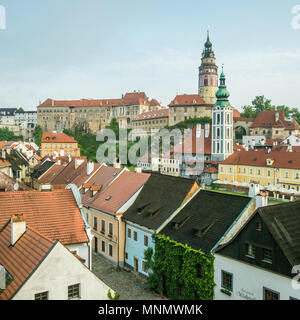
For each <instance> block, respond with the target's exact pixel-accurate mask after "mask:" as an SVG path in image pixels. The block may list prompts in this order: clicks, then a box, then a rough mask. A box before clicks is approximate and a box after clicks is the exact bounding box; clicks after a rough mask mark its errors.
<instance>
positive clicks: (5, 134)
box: [0, 127, 23, 141]
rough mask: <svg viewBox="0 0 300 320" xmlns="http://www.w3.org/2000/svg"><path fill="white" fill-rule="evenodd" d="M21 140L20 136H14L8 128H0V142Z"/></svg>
mask: <svg viewBox="0 0 300 320" xmlns="http://www.w3.org/2000/svg"><path fill="white" fill-rule="evenodd" d="M17 140H23V137H22V136H16V135H15V134H14V133H13V132H12V131H10V130H9V129H8V128H6V127H5V128H0V141H17Z"/></svg>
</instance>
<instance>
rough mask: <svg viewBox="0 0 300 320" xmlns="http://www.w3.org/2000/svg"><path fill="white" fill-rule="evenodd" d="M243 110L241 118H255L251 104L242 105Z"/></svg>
mask: <svg viewBox="0 0 300 320" xmlns="http://www.w3.org/2000/svg"><path fill="white" fill-rule="evenodd" d="M243 110H244V111H243V112H242V113H241V117H243V118H255V117H256V115H257V114H256V111H255V110H253V107H252V106H244V107H243Z"/></svg>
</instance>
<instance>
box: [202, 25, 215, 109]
mask: <svg viewBox="0 0 300 320" xmlns="http://www.w3.org/2000/svg"><path fill="white" fill-rule="evenodd" d="M201 61H202V63H201V66H200V67H199V87H198V88H199V92H198V93H199V95H200V96H201V97H202V99H203V100H204V101H205V102H206V103H208V104H215V103H216V92H217V91H218V67H217V66H216V57H215V54H214V52H213V50H212V43H211V42H210V40H209V31H207V41H206V42H205V47H204V50H203V53H202V59H201Z"/></svg>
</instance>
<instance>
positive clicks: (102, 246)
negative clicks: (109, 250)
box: [101, 240, 105, 252]
mask: <svg viewBox="0 0 300 320" xmlns="http://www.w3.org/2000/svg"><path fill="white" fill-rule="evenodd" d="M101 250H102V252H105V241H103V240H102V241H101Z"/></svg>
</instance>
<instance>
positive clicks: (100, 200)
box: [89, 171, 150, 214]
mask: <svg viewBox="0 0 300 320" xmlns="http://www.w3.org/2000/svg"><path fill="white" fill-rule="evenodd" d="M149 177H150V174H148V173H136V172H131V171H124V172H122V173H121V174H120V175H119V177H118V178H117V179H115V180H114V182H113V183H112V184H111V185H110V186H109V187H108V188H107V189H105V190H104V191H103V192H102V193H100V194H99V196H98V197H96V199H95V200H94V201H93V202H92V203H90V204H89V206H90V207H93V208H96V209H98V210H101V211H104V212H107V213H111V214H116V212H117V211H118V210H119V209H120V208H121V207H122V206H123V205H124V204H125V203H126V202H127V201H128V200H129V199H130V198H131V197H132V196H133V195H134V194H135V193H136V192H137V191H138V190H139V189H140V188H141V187H142V186H143V185H144V184H145V183H146V181H147V180H148V179H149Z"/></svg>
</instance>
